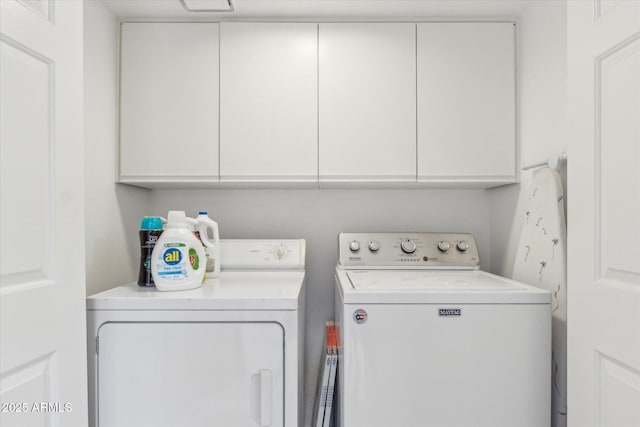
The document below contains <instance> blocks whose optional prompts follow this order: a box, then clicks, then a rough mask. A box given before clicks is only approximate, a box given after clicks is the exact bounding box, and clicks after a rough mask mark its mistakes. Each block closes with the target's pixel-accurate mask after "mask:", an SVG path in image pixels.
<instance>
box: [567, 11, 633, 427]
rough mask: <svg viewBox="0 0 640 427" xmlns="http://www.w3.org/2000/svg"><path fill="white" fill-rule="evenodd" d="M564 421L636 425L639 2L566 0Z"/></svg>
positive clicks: (580, 426)
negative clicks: (566, 305) (566, 132)
mask: <svg viewBox="0 0 640 427" xmlns="http://www.w3.org/2000/svg"><path fill="white" fill-rule="evenodd" d="M567 19H568V22H567V24H568V32H567V35H568V55H569V58H568V70H569V75H568V85H569V98H568V99H569V141H568V150H569V151H568V152H569V168H568V184H569V189H568V195H569V197H568V214H569V217H568V227H569V228H568V232H569V241H568V243H569V246H568V322H569V323H568V336H569V339H568V350H569V353H568V354H569V359H568V394H567V396H568V423H569V426H571V427H589V426H601V427H637V426H640V249H639V248H640V246H638V242H639V241H640V2H639V1H637V0H629V1H597V0H596V1H594V2H587V1H569V2H568V9H567Z"/></svg>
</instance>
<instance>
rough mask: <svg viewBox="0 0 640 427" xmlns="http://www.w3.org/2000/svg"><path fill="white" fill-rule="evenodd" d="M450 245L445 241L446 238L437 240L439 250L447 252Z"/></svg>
mask: <svg viewBox="0 0 640 427" xmlns="http://www.w3.org/2000/svg"><path fill="white" fill-rule="evenodd" d="M450 247H451V244H449V242H447V241H446V240H440V241H439V242H438V249H439V250H440V252H447V251H448V250H449V248H450Z"/></svg>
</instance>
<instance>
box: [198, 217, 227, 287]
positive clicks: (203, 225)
mask: <svg viewBox="0 0 640 427" xmlns="http://www.w3.org/2000/svg"><path fill="white" fill-rule="evenodd" d="M196 221H197V222H198V227H197V230H198V232H199V233H200V240H201V241H202V244H203V245H204V247H205V253H206V256H207V279H215V278H217V277H220V267H221V266H220V233H219V232H218V223H217V222H215V221H214V220H212V219H211V218H209V216H208V215H207V212H204V211H201V212H199V213H198V216H197V217H196ZM209 230H211V233H212V236H213V239H211V238H209Z"/></svg>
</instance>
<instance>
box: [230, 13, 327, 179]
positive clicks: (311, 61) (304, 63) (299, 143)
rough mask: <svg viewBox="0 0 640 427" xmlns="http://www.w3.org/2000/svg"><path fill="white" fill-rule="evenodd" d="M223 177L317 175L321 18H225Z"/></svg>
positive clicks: (282, 177) (294, 177) (297, 176)
mask: <svg viewBox="0 0 640 427" xmlns="http://www.w3.org/2000/svg"><path fill="white" fill-rule="evenodd" d="M220 85H221V89H220V177H221V181H223V182H243V181H248V182H251V181H260V182H304V181H311V182H317V179H318V24H316V23H222V24H221V33H220Z"/></svg>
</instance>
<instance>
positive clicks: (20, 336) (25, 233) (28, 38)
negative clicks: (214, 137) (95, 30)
mask: <svg viewBox="0 0 640 427" xmlns="http://www.w3.org/2000/svg"><path fill="white" fill-rule="evenodd" d="M0 19H1V21H0V24H1V25H0V93H2V96H0V141H1V144H0V175H1V176H0V184H1V190H0V196H1V200H0V210H1V214H0V234H1V236H2V239H1V242H2V243H1V247H0V305H1V307H0V316H1V319H0V337H1V340H0V369H1V372H0V393H1V396H0V400H1V401H2V403H3V404H7V405H13V407H8V406H7V407H6V408H5V407H3V408H2V409H3V410H2V412H1V413H0V424H1V425H3V426H4V425H7V426H14V425H15V426H17V425H29V426H31V425H61V426H81V425H84V424H86V421H87V408H86V406H87V385H86V340H85V336H86V334H85V324H86V323H85V303H84V301H85V272H84V188H83V184H82V183H83V179H84V169H83V158H84V149H83V139H82V124H83V121H82V2H75V1H57V2H56V1H54V0H48V1H47V0H43V1H37V0H22V1H15V0H3V1H0Z"/></svg>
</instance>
